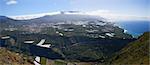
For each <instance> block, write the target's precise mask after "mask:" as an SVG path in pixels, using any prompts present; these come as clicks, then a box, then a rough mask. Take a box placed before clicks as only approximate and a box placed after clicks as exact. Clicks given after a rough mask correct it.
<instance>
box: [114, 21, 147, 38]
mask: <svg viewBox="0 0 150 65" xmlns="http://www.w3.org/2000/svg"><path fill="white" fill-rule="evenodd" d="M116 24H117V25H118V26H120V27H121V28H123V29H125V30H127V33H129V34H132V35H133V36H134V37H137V36H139V35H141V34H143V33H144V32H148V31H149V32H150V21H120V22H116Z"/></svg>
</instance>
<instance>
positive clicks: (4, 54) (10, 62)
mask: <svg viewBox="0 0 150 65" xmlns="http://www.w3.org/2000/svg"><path fill="white" fill-rule="evenodd" d="M0 65H33V63H32V60H31V59H29V58H27V57H24V56H23V54H20V53H16V52H12V51H10V50H8V49H6V48H2V47H1V48H0Z"/></svg>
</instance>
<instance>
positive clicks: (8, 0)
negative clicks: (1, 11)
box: [6, 0, 18, 5]
mask: <svg viewBox="0 0 150 65" xmlns="http://www.w3.org/2000/svg"><path fill="white" fill-rule="evenodd" d="M17 3H18V2H17V1H16V0H7V2H6V4H7V5H13V4H17Z"/></svg>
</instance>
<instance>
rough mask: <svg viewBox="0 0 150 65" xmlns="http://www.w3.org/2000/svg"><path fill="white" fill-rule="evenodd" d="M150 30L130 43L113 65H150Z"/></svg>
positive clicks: (112, 62)
mask: <svg viewBox="0 0 150 65" xmlns="http://www.w3.org/2000/svg"><path fill="white" fill-rule="evenodd" d="M149 35H150V32H145V33H144V34H143V35H142V36H140V37H139V39H138V40H136V41H134V42H131V43H129V44H128V45H127V46H126V47H124V48H123V49H122V50H121V51H120V52H119V53H117V55H116V56H115V57H113V59H112V61H111V64H112V65H122V64H125V65H148V64H149V59H150V58H149V53H150V52H149V50H150V49H149V43H150V41H149V40H150V37H149Z"/></svg>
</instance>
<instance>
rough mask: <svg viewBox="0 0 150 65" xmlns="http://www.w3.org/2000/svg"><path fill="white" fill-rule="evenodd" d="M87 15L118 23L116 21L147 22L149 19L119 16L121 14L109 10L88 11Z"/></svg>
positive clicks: (127, 15)
mask: <svg viewBox="0 0 150 65" xmlns="http://www.w3.org/2000/svg"><path fill="white" fill-rule="evenodd" d="M86 14H88V15H96V16H101V17H104V18H106V19H108V20H109V21H118V20H149V19H150V17H146V16H138V15H130V14H121V13H116V12H112V11H109V10H96V11H89V12H86Z"/></svg>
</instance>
